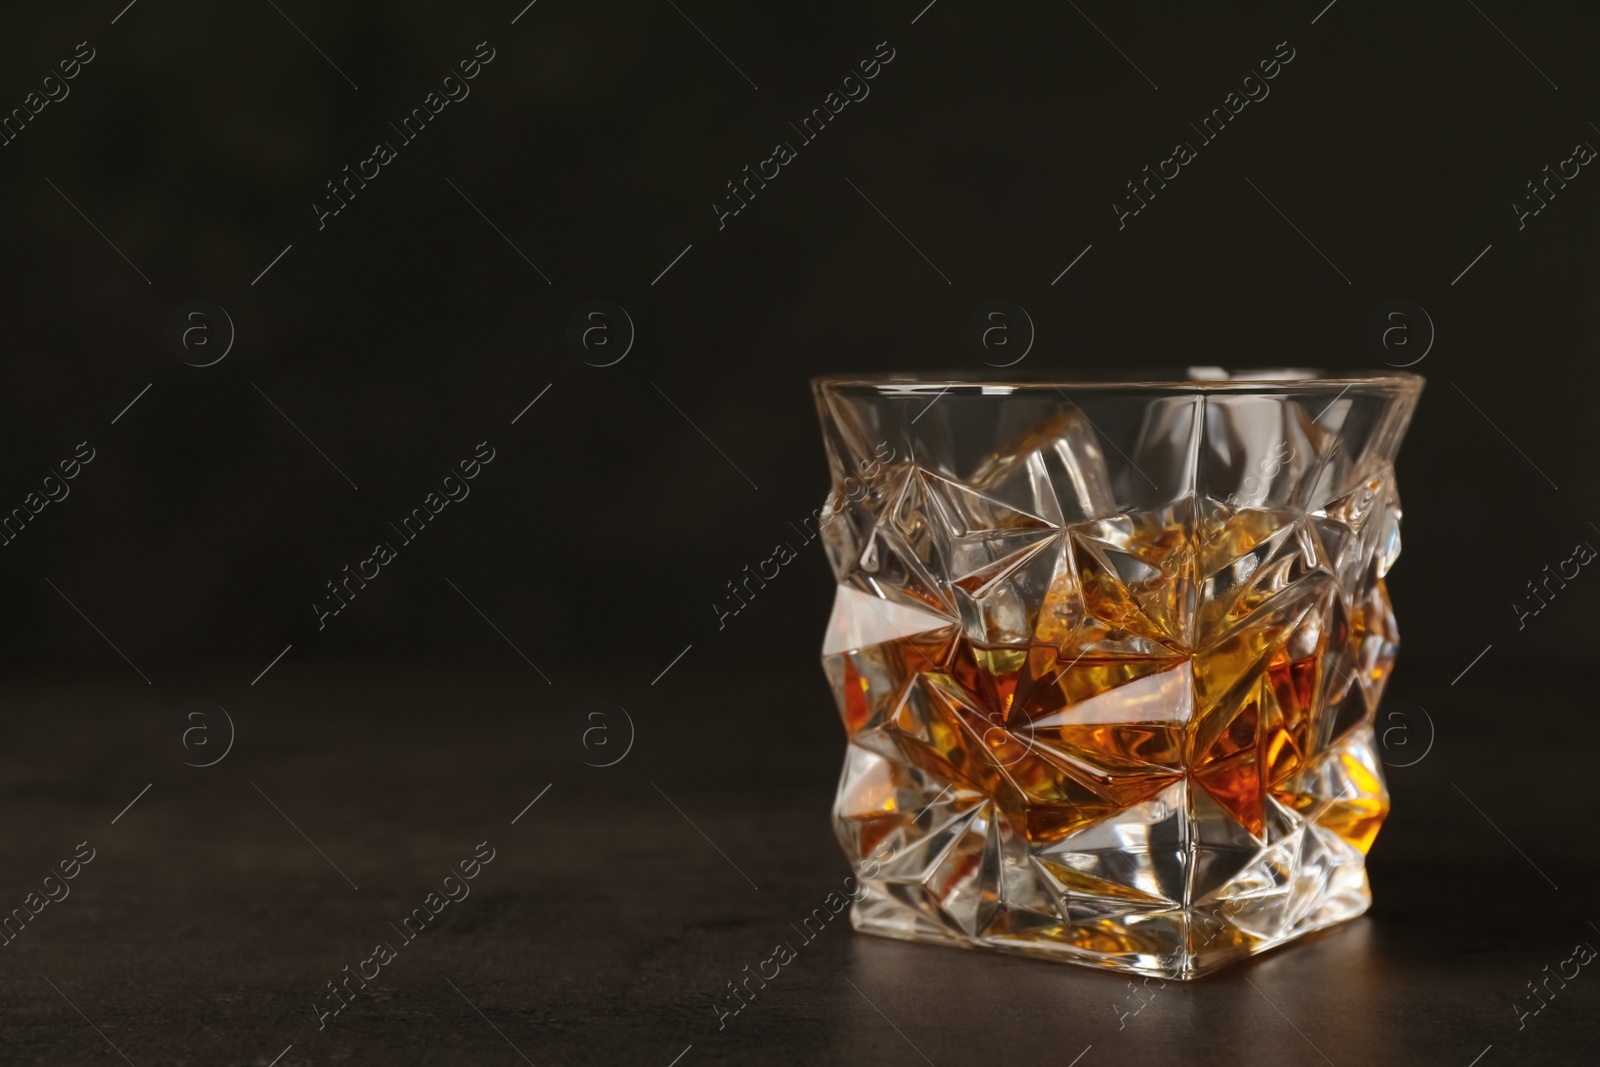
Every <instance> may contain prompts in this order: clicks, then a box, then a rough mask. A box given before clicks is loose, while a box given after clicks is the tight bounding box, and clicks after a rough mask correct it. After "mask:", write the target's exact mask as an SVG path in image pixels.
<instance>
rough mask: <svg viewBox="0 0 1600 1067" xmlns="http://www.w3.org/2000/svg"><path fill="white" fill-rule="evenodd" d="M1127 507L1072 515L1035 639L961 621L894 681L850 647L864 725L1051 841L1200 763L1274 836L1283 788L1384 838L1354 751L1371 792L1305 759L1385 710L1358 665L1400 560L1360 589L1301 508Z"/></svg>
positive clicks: (1255, 827)
mask: <svg viewBox="0 0 1600 1067" xmlns="http://www.w3.org/2000/svg"><path fill="white" fill-rule="evenodd" d="M1117 521H1118V522H1119V523H1121V525H1119V526H1115V527H1111V528H1108V526H1107V524H1105V523H1097V524H1087V526H1086V528H1083V529H1074V530H1073V531H1071V532H1070V533H1069V534H1068V535H1067V537H1066V538H1065V539H1064V540H1065V542H1066V550H1065V551H1064V552H1063V558H1064V559H1066V560H1067V561H1068V562H1067V563H1066V565H1064V566H1063V567H1062V568H1061V570H1060V573H1058V574H1057V575H1056V576H1055V578H1054V580H1053V581H1052V582H1051V585H1050V589H1049V593H1048V595H1047V596H1046V597H1045V600H1044V604H1043V606H1042V607H1041V608H1040V610H1039V611H1038V614H1037V617H1036V618H1034V619H1032V620H1031V626H1030V632H1029V635H1028V638H1027V640H1026V641H1018V642H1016V643H1006V644H1003V645H992V644H983V643H978V642H974V641H972V640H970V639H969V637H968V636H967V635H966V633H964V632H963V631H962V630H961V629H960V628H959V627H956V626H954V625H952V626H950V627H947V628H945V629H942V630H933V631H929V632H925V633H921V634H917V635H915V636H912V637H907V638H903V639H900V640H896V641H893V642H890V643H888V644H886V645H881V646H878V649H879V653H880V655H881V656H882V657H883V658H882V660H880V661H879V663H878V666H879V667H881V668H885V669H886V674H887V676H888V677H890V678H893V679H895V680H896V682H897V684H898V685H899V689H898V690H897V691H896V692H895V693H894V694H892V695H889V696H888V698H887V699H885V694H882V693H877V692H874V691H872V690H873V684H872V681H869V679H868V678H866V677H864V676H863V675H862V674H861V672H860V671H858V670H857V668H856V666H855V664H854V663H852V662H849V661H848V658H847V662H846V665H845V671H846V675H845V724H846V727H847V729H848V730H849V731H850V733H851V734H852V735H854V734H855V733H856V732H857V731H859V730H862V729H865V728H868V727H869V726H886V727H888V728H889V729H891V730H893V731H894V732H895V733H897V734H898V735H899V736H900V738H901V740H902V745H903V748H904V750H905V751H906V752H907V754H908V756H909V757H910V759H911V760H912V761H913V762H915V763H916V764H917V765H918V766H919V767H920V768H921V769H922V770H923V771H925V772H927V773H928V774H930V775H932V776H933V777H935V778H937V779H940V780H943V781H949V782H952V783H954V784H955V785H957V786H958V787H965V788H967V789H970V790H973V791H975V792H978V793H981V794H983V795H984V796H986V797H989V798H991V799H993V800H994V801H995V803H996V806H997V807H998V808H999V810H1000V811H1001V812H1003V813H1004V815H1005V817H1006V818H1007V819H1008V820H1009V821H1010V822H1011V824H1012V826H1013V828H1014V829H1015V830H1016V831H1017V832H1018V833H1021V834H1025V835H1026V837H1027V839H1028V840H1029V841H1030V842H1034V843H1050V842H1054V841H1059V840H1060V839H1062V838H1064V837H1066V836H1068V835H1070V834H1073V833H1076V832H1077V831H1079V830H1081V829H1083V828H1084V827H1086V826H1089V825H1090V824H1093V823H1096V822H1099V821H1100V820H1102V819H1105V818H1106V817H1108V816H1111V815H1113V814H1115V813H1116V812H1118V811H1121V810H1123V809H1126V808H1128V807H1129V806H1131V805H1134V804H1138V803H1139V802H1141V801H1144V800H1147V799H1150V798H1153V797H1155V796H1157V795H1158V794H1160V793H1162V792H1163V791H1164V790H1166V789H1167V788H1169V787H1170V786H1172V785H1173V784H1174V783H1176V782H1178V781H1180V780H1183V779H1185V778H1187V779H1188V780H1189V782H1190V783H1191V792H1193V791H1194V790H1195V789H1198V790H1203V792H1204V794H1205V795H1206V796H1207V797H1209V798H1210V800H1211V801H1214V802H1215V803H1216V804H1217V805H1220V806H1221V807H1222V808H1223V809H1225V810H1226V811H1227V812H1228V813H1229V814H1230V815H1231V816H1232V817H1233V819H1234V820H1235V821H1236V822H1237V823H1238V824H1239V825H1240V826H1242V827H1244V828H1245V829H1247V830H1249V831H1250V833H1251V834H1253V835H1255V836H1257V837H1261V836H1262V835H1263V833H1264V831H1265V829H1266V827H1265V822H1266V819H1267V818H1268V816H1269V815H1270V811H1269V810H1268V805H1267V798H1269V797H1271V798H1273V799H1274V800H1276V801H1277V802H1278V803H1279V804H1281V805H1283V806H1284V807H1285V808H1287V809H1289V810H1292V811H1296V812H1299V813H1301V814H1303V815H1306V816H1307V817H1311V816H1312V815H1313V812H1312V809H1313V808H1315V809H1316V811H1315V818H1316V820H1317V821H1318V822H1319V823H1320V824H1322V825H1324V826H1326V827H1328V828H1329V829H1331V830H1333V831H1334V832H1336V833H1338V834H1339V835H1340V836H1341V837H1343V838H1344V839H1345V840H1347V841H1349V842H1350V843H1351V844H1352V845H1354V846H1355V847H1357V848H1359V849H1360V850H1361V851H1362V852H1365V851H1366V850H1367V849H1368V847H1370V845H1371V843H1372V839H1373V837H1374V836H1375V835H1376V833H1377V830H1378V826H1379V824H1380V823H1381V822H1382V819H1383V816H1384V815H1385V814H1386V812H1387V807H1388V806H1387V803H1386V802H1384V801H1383V800H1381V799H1379V798H1378V797H1377V796H1376V794H1380V793H1381V785H1380V784H1379V783H1378V782H1376V781H1375V780H1374V779H1373V778H1372V776H1371V774H1370V773H1369V772H1368V771H1367V769H1366V768H1365V767H1364V766H1362V765H1361V764H1360V763H1359V761H1356V760H1354V759H1348V760H1346V761H1345V764H1346V766H1345V770H1346V771H1347V773H1349V775H1350V776H1351V778H1352V780H1353V781H1354V782H1355V783H1356V784H1357V785H1359V786H1361V788H1360V789H1359V794H1364V795H1352V796H1349V797H1345V798H1339V799H1335V800H1333V801H1332V803H1331V804H1330V803H1329V798H1328V797H1326V796H1322V795H1318V794H1316V793H1315V792H1314V791H1313V790H1312V788H1311V787H1310V786H1309V785H1308V784H1307V783H1305V782H1303V781H1300V780H1298V779H1299V778H1303V777H1304V772H1306V770H1307V768H1308V765H1309V763H1310V762H1311V761H1312V760H1313V759H1314V758H1315V757H1316V756H1317V755H1319V754H1321V753H1322V752H1324V751H1325V750H1327V749H1328V747H1329V746H1330V745H1331V744H1332V743H1333V742H1334V741H1335V740H1337V739H1338V738H1339V737H1340V736H1342V735H1343V734H1345V733H1347V732H1348V731H1349V730H1350V729H1352V728H1354V727H1355V726H1356V725H1358V724H1359V723H1360V722H1362V721H1365V720H1366V719H1367V718H1368V715H1369V713H1368V712H1367V711H1366V704H1365V701H1364V700H1362V699H1361V697H1360V692H1359V688H1357V689H1352V688H1351V686H1350V683H1351V682H1353V681H1355V679H1352V678H1349V677H1343V675H1348V674H1351V673H1355V671H1354V670H1353V669H1352V668H1354V667H1355V665H1357V664H1359V662H1360V658H1359V655H1358V654H1357V653H1358V652H1359V650H1360V648H1361V647H1362V642H1363V639H1364V638H1365V636H1366V635H1367V633H1368V632H1369V631H1372V630H1374V628H1375V627H1377V628H1381V627H1382V626H1383V621H1382V620H1381V619H1378V618H1376V617H1375V616H1376V615H1386V613H1387V593H1386V592H1385V591H1384V588H1383V583H1382V580H1381V579H1379V578H1376V577H1375V576H1373V577H1372V578H1371V582H1370V587H1371V588H1372V590H1373V593H1372V595H1371V596H1369V597H1368V598H1366V599H1365V600H1364V601H1361V602H1358V603H1357V604H1356V605H1355V606H1354V607H1353V608H1346V607H1345V606H1344V604H1343V602H1342V601H1341V600H1340V597H1339V594H1338V589H1337V585H1336V580H1335V578H1334V577H1333V575H1332V573H1329V572H1328V569H1327V568H1328V564H1327V561H1326V558H1325V556H1324V555H1322V549H1321V547H1320V546H1319V545H1318V544H1317V543H1316V542H1315V539H1314V537H1313V536H1311V535H1309V534H1308V533H1307V531H1305V529H1304V527H1303V526H1299V527H1296V526H1295V524H1294V522H1293V517H1292V516H1288V515H1285V514H1278V513H1271V512H1263V511H1240V512H1233V513H1231V514H1229V515H1227V516H1226V517H1224V518H1219V519H1218V520H1216V521H1215V522H1213V523H1210V524H1204V523H1202V524H1195V525H1190V527H1189V528H1190V529H1196V526H1198V529H1196V532H1195V533H1194V534H1193V535H1190V536H1189V537H1186V536H1185V535H1184V533H1183V528H1184V525H1185V524H1180V523H1177V522H1168V523H1159V524H1157V523H1153V522H1141V521H1140V520H1129V519H1122V520H1117ZM1130 560H1131V561H1134V562H1136V563H1137V566H1132V565H1128V563H1127V561H1130ZM1241 560H1245V561H1247V562H1246V563H1243V564H1241V563H1240V561H1241ZM1319 564H1320V565H1321V570H1319ZM1130 575H1133V578H1132V579H1131V580H1130ZM930 606H939V607H942V608H943V610H945V611H946V612H948V611H949V607H948V606H947V605H930ZM1391 625H1392V624H1391ZM1352 650H1354V651H1352ZM1341 652H1344V653H1346V654H1345V655H1338V654H1337V653H1341ZM1341 664H1343V665H1344V669H1341V667H1340V665H1341ZM1374 670H1377V671H1381V672H1385V673H1386V672H1387V663H1384V664H1380V665H1378V666H1376V667H1375V668H1374ZM1330 671H1334V672H1338V674H1339V675H1341V676H1340V677H1329V672H1330ZM874 673H875V675H876V677H875V679H874V680H875V681H877V682H878V683H879V684H881V683H882V680H883V677H884V675H882V674H876V672H874ZM1381 680H1382V679H1381V678H1374V679H1372V681H1373V682H1381ZM1135 694H1137V696H1135ZM1352 694H1353V695H1354V699H1351V695H1352ZM1102 698H1103V699H1102ZM1083 709H1093V711H1092V713H1089V714H1080V713H1078V712H1081V711H1082V710H1083ZM885 719H886V720H887V721H885Z"/></svg>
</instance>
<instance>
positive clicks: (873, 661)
mask: <svg viewBox="0 0 1600 1067" xmlns="http://www.w3.org/2000/svg"><path fill="white" fill-rule="evenodd" d="M814 390H815V394H816V399H817V404H818V408H819V410H820V413H821V418H822V427H823V439H824V442H825V444H826V448H827V454H828V462H829V466H830V468H831V471H832V479H833V492H832V494H831V495H830V497H829V500H828V502H827V503H826V505H825V506H824V508H823V510H822V516H821V528H822V532H823V540H824V543H825V544H826V546H827V551H828V556H829V560H830V562H831V564H832V566H833V571H834V575H835V577H836V578H837V581H838V589H837V591H836V595H835V599H834V606H833V614H832V617H831V619H830V620H829V622H828V632H827V636H826V638H825V640H824V643H823V657H822V658H823V665H824V668H825V670H826V672H827V675H828V679H829V681H830V683H831V684H832V687H833V692H834V697H835V699H836V701H837V703H838V707H839V713H840V715H841V716H842V717H843V719H844V727H845V732H846V734H847V736H848V740H849V744H848V748H847V750H846V755H845V764H844V771H843V774H842V776H841V777H840V781H839V790H838V795H837V798H836V800H835V804H834V812H833V819H834V828H835V831H836V833H837V835H838V838H839V842H840V844H841V845H842V846H843V847H844V850H845V853H846V855H847V856H848V858H849V860H850V862H851V863H852V865H853V866H854V867H855V868H856V871H857V875H858V878H859V882H858V886H857V890H856V892H855V893H853V896H854V897H855V904H854V906H853V910H852V913H851V918H852V922H853V923H854V925H855V927H856V929H858V930H863V931H866V932H869V933H875V934H881V935H884V936H887V937H896V938H904V939H910V940H916V941H930V942H938V943H941V944H948V945H960V946H967V947H981V948H991V949H999V950H1003V951H1009V952H1018V953H1025V954H1027V955H1031V956H1039V957H1043V958H1047V959H1055V960H1064V961H1068V962H1074V963H1084V964H1090V965H1093V966H1096V967H1104V968H1110V969H1112V970H1119V971H1129V972H1135V973H1139V974H1148V975H1158V976H1161V977H1163V978H1195V977H1198V976H1200V975H1204V974H1206V973H1208V972H1211V971H1213V970H1216V969H1217V968H1219V967H1222V966H1225V965H1227V964H1229V963H1231V962H1233V961H1236V960H1240V959H1243V958H1244V957H1246V956H1250V955H1253V954H1255V953H1258V952H1262V951H1265V950H1266V949H1269V948H1272V947H1273V946H1275V945H1279V944H1282V943H1283V942H1285V941H1288V940H1290V939H1292V938H1296V937H1299V936H1301V935H1302V934H1306V933H1310V932H1311V931H1313V930H1319V929H1321V928H1323V927H1326V926H1330V925H1332V924H1334V923H1338V922H1342V921H1344V920H1346V919H1350V918H1353V917H1355V916H1357V915H1360V914H1361V913H1362V912H1364V911H1365V910H1366V908H1367V906H1368V904H1369V903H1370V901H1371V895H1370V891H1369V889H1368V883H1367V875H1366V853H1367V850H1368V849H1369V848H1370V847H1371V846H1372V843H1373V838H1374V837H1375V836H1376V835H1377V832H1378V828H1379V826H1380V825H1381V823H1382V822H1383V819H1384V816H1385V815H1386V814H1387V813H1388V810H1389V797H1388V792H1387V790H1386V789H1385V786H1384V780H1383V773H1382V770H1381V767H1380V764H1379V761H1378V758H1377V752H1376V748H1375V739H1374V731H1373V722H1374V714H1375V709H1376V708H1377V705H1378V701H1379V699H1380V697H1381V696H1382V693H1383V687H1384V683H1385V682H1386V681H1387V679H1388V677H1389V672H1390V669H1391V667H1392V666H1393V663H1394V656H1395V647H1396V642H1397V641H1398V636H1397V634H1396V631H1395V621H1394V614H1393V612H1392V611H1391V609H1390V604H1389V594H1388V591H1387V589H1386V588H1385V586H1384V575H1385V574H1386V573H1387V572H1388V570H1389V568H1390V566H1391V565H1392V564H1393V563H1394V561H1395V557H1396V556H1397V555H1398V554H1399V551H1400V535H1399V522H1400V501H1399V498H1398V496H1397V495H1396V491H1395V479H1394V467H1393V464H1394V459H1395V454H1396V453H1397V451H1398V450H1399V447H1400V441H1401V438H1402V437H1403V436H1404V433H1405V430H1406V426H1407V423H1408V422H1409V421H1410V418H1411V413H1412V410H1413V409H1414V407H1415V406H1416V402H1417V398H1418V395H1419V394H1420V393H1421V390H1422V379H1421V378H1419V377H1417V376H1415V375H1411V374H1401V373H1375V374H1365V373H1364V374H1354V375H1349V376H1344V377H1319V376H1317V374H1316V372H1312V371H1288V370H1285V371H1252V372H1248V373H1242V374H1236V375H1231V376H1230V375H1229V374H1228V373H1227V372H1225V371H1222V370H1220V369H1215V368H1193V369H1190V370H1189V371H1180V372H1177V373H1175V374H1173V375H1171V376H1169V377H1167V378H1165V379H1164V380H1141V381H1059V382H1050V381H1042V382H1041V381H1023V380H1014V381H960V380H951V379H934V378H922V377H911V378H907V377H883V378H844V377H839V378H824V379H818V380H817V381H816V382H815V383H814Z"/></svg>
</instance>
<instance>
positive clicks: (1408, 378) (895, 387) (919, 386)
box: [811, 366, 1426, 396]
mask: <svg viewBox="0 0 1600 1067" xmlns="http://www.w3.org/2000/svg"><path fill="white" fill-rule="evenodd" d="M1030 373H1032V372H1027V373H1025V372H1020V371H1019V372H1015V373H1013V374H1009V375H1008V374H1006V373H1005V372H1004V371H1000V372H999V373H996V372H995V371H992V370H990V371H984V372H982V373H979V372H970V373H969V372H963V371H884V372H873V373H857V374H821V375H817V376H816V377H814V378H812V379H811V386H812V388H813V389H815V390H817V391H818V392H839V391H844V390H852V391H853V390H856V389H868V390H872V391H876V392H880V393H888V394H892V395H902V396H903V395H925V394H926V393H928V392H930V391H940V392H943V391H949V390H952V389H973V388H976V389H981V390H982V391H983V393H984V394H986V395H1009V394H1011V393H1016V392H1021V391H1029V392H1031V391H1034V390H1038V389H1046V390H1050V389H1053V390H1065V389H1073V390H1093V391H1098V392H1147V391H1148V392H1167V393H1219V392H1220V393H1229V392H1232V393H1296V392H1306V391H1308V390H1314V391H1318V392H1320V391H1324V390H1335V389H1338V390H1345V389H1350V388H1353V387H1356V386H1367V387H1372V386H1378V387H1381V388H1382V389H1383V391H1385V392H1391V393H1394V394H1396V395H1400V394H1404V393H1420V392H1421V391H1422V387H1423V385H1424V384H1425V382H1426V379H1425V378H1423V377H1422V375H1420V374H1413V373H1411V372H1409V371H1403V370H1392V369H1386V370H1377V369H1361V370H1340V371H1325V370H1319V369H1312V368H1302V367H1270V368H1269V367H1251V368H1248V369H1244V370H1239V371H1231V372H1230V371H1228V370H1225V369H1224V368H1222V367H1210V366H1205V367H1186V368H1174V367H1162V368H1151V369H1149V370H1138V369H1129V370H1109V369H1108V370H1105V371H1093V370H1090V371H1077V370H1075V371H1070V372H1067V373H1065V374H1062V375H1061V376H1059V377H1058V376H1055V375H1048V374H1040V375H1037V376H1029V374H1030Z"/></svg>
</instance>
